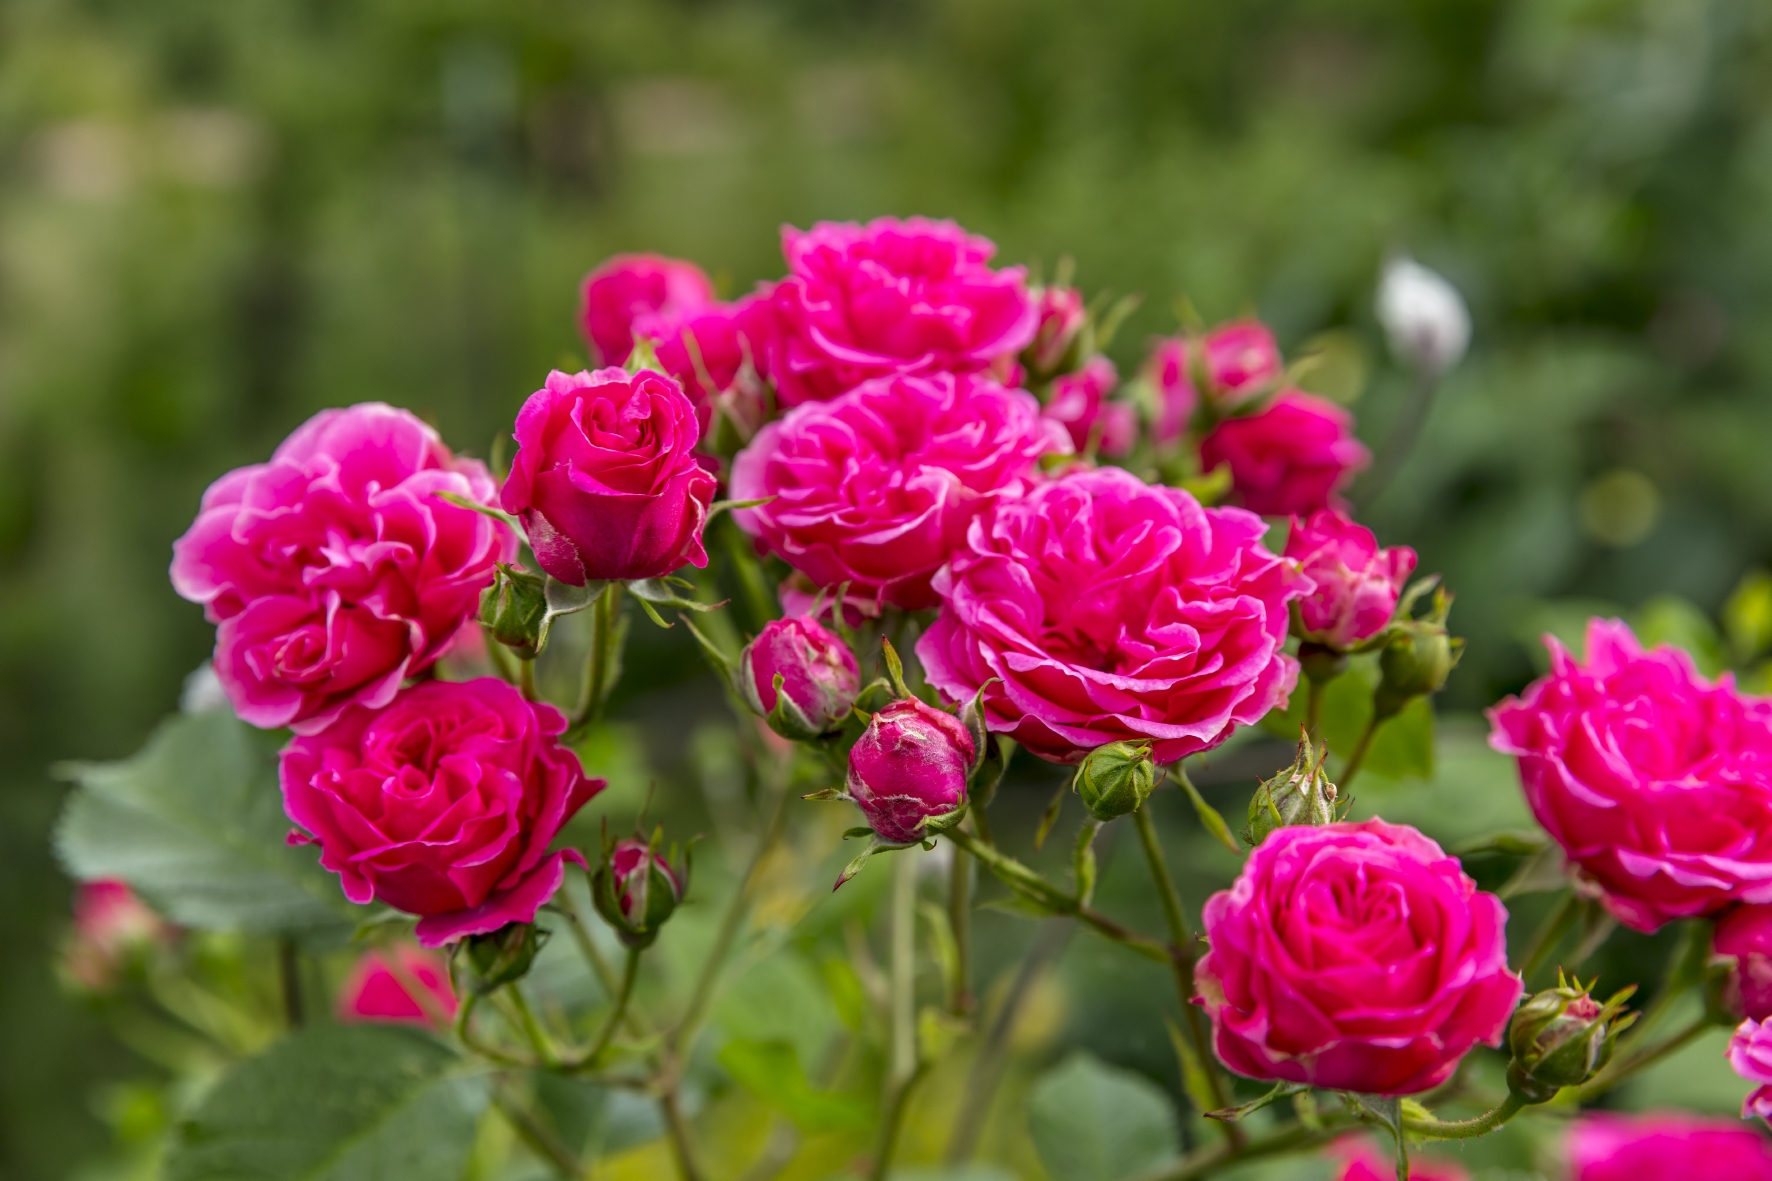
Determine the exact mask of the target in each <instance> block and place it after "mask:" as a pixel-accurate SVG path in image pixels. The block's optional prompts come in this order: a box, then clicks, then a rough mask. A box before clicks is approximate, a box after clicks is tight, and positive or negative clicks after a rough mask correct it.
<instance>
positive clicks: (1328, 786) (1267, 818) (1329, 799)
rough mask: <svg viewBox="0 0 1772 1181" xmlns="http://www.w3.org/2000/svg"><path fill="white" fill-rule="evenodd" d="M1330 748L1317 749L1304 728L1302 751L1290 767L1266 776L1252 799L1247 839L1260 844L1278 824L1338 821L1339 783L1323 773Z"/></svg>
mask: <svg viewBox="0 0 1772 1181" xmlns="http://www.w3.org/2000/svg"><path fill="white" fill-rule="evenodd" d="M1328 757H1329V748H1328V747H1327V746H1325V747H1324V748H1323V749H1322V750H1320V751H1319V750H1316V749H1315V748H1313V747H1312V746H1311V740H1310V736H1309V735H1307V734H1305V733H1304V732H1303V729H1302V728H1300V731H1299V737H1298V754H1297V756H1296V757H1295V758H1294V759H1293V760H1292V765H1291V766H1290V767H1285V768H1283V769H1281V770H1280V771H1279V772H1278V773H1277V774H1275V775H1274V777H1273V778H1272V779H1264V780H1263V781H1262V783H1261V786H1259V787H1257V788H1256V789H1255V796H1254V798H1252V799H1251V800H1250V801H1249V827H1247V828H1245V829H1244V830H1243V839H1244V840H1245V841H1247V842H1248V843H1249V844H1250V845H1259V844H1261V842H1263V841H1265V840H1266V839H1267V837H1268V834H1269V833H1271V832H1273V831H1274V830H1275V829H1276V828H1286V827H1289V826H1291V825H1295V824H1309V825H1319V826H1320V825H1324V824H1333V823H1334V822H1335V818H1336V817H1335V796H1336V791H1335V785H1334V784H1333V783H1330V782H1329V777H1328V776H1326V775H1324V774H1323V760H1324V759H1326V758H1328Z"/></svg>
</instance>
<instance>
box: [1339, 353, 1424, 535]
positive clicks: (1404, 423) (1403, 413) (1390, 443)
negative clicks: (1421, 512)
mask: <svg viewBox="0 0 1772 1181" xmlns="http://www.w3.org/2000/svg"><path fill="white" fill-rule="evenodd" d="M1439 388H1440V377H1439V374H1437V373H1430V372H1427V371H1425V370H1417V371H1416V373H1415V376H1414V379H1413V380H1412V381H1411V382H1410V383H1409V394H1408V397H1407V398H1406V399H1405V401H1404V402H1403V408H1402V409H1401V410H1400V411H1398V412H1397V419H1396V423H1395V425H1393V426H1392V427H1391V429H1390V433H1389V434H1387V435H1386V436H1385V438H1384V442H1383V443H1381V444H1379V447H1378V458H1377V460H1376V461H1375V462H1374V463H1373V464H1372V466H1371V468H1369V469H1368V470H1367V473H1366V478H1365V479H1363V480H1361V481H1360V486H1359V488H1358V489H1357V490H1356V492H1355V495H1354V499H1355V501H1356V502H1357V503H1358V504H1359V505H1360V507H1361V508H1365V507H1366V506H1367V505H1370V504H1371V503H1372V502H1373V501H1375V500H1377V499H1378V497H1379V495H1380V494H1382V493H1383V492H1384V490H1385V487H1386V486H1387V485H1389V484H1390V482H1391V477H1393V476H1395V475H1396V474H1397V471H1398V469H1400V468H1401V467H1402V466H1403V461H1404V460H1406V459H1408V458H1409V453H1410V452H1411V451H1413V450H1414V449H1415V441H1416V439H1418V438H1419V437H1420V435H1421V428H1422V426H1423V424H1425V423H1426V422H1427V415H1428V411H1429V410H1431V409H1432V408H1433V404H1434V394H1435V393H1436V392H1437V391H1438V390H1439Z"/></svg>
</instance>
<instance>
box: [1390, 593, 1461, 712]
mask: <svg viewBox="0 0 1772 1181" xmlns="http://www.w3.org/2000/svg"><path fill="white" fill-rule="evenodd" d="M1451 610H1452V596H1451V595H1449V594H1447V593H1446V592H1445V591H1444V590H1436V591H1435V592H1434V607H1433V610H1432V611H1430V612H1429V613H1428V614H1427V615H1426V616H1425V617H1424V618H1421V619H1410V620H1405V621H1403V622H1401V623H1398V624H1396V625H1395V626H1394V627H1393V629H1392V633H1393V634H1392V635H1391V638H1390V639H1389V640H1388V641H1387V642H1386V643H1385V646H1384V651H1383V652H1381V653H1379V656H1378V668H1379V671H1380V672H1382V673H1383V674H1384V679H1383V680H1382V681H1380V682H1379V685H1378V688H1377V690H1376V691H1374V693H1373V694H1372V712H1373V716H1374V717H1375V718H1380V719H1383V718H1388V717H1390V716H1392V715H1393V714H1396V713H1398V712H1400V711H1401V710H1402V708H1403V707H1404V706H1406V705H1408V704H1409V703H1410V702H1411V701H1413V700H1414V699H1415V698H1417V697H1424V696H1426V695H1427V694H1429V693H1438V692H1439V691H1440V690H1441V689H1442V688H1444V687H1445V685H1446V678H1447V677H1449V676H1451V675H1452V670H1453V668H1454V667H1456V666H1457V664H1458V658H1459V657H1460V656H1461V655H1463V654H1464V641H1463V640H1462V639H1458V638H1455V637H1452V636H1448V635H1447V634H1446V616H1447V614H1448V613H1450V612H1451Z"/></svg>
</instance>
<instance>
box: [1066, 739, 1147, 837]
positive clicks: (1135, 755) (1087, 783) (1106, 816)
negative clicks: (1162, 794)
mask: <svg viewBox="0 0 1772 1181" xmlns="http://www.w3.org/2000/svg"><path fill="white" fill-rule="evenodd" d="M1072 786H1073V788H1074V789H1075V791H1076V793H1077V795H1079V796H1081V797H1082V800H1083V806H1084V807H1085V808H1087V809H1089V814H1090V815H1091V816H1093V817H1095V819H1097V820H1101V821H1108V820H1114V819H1116V818H1118V817H1121V816H1129V815H1131V814H1132V813H1133V812H1136V811H1138V809H1139V807H1140V806H1141V805H1142V804H1143V803H1144V801H1145V800H1146V799H1147V798H1148V797H1149V796H1150V794H1151V790H1152V789H1153V788H1154V787H1156V786H1157V765H1156V763H1154V762H1153V761H1152V760H1151V744H1150V743H1149V742H1110V743H1108V744H1107V745H1106V746H1098V747H1096V748H1095V749H1094V750H1092V751H1090V752H1089V753H1088V754H1087V755H1085V756H1084V758H1083V761H1082V762H1081V763H1080V764H1078V766H1077V774H1076V778H1075V779H1074V780H1072Z"/></svg>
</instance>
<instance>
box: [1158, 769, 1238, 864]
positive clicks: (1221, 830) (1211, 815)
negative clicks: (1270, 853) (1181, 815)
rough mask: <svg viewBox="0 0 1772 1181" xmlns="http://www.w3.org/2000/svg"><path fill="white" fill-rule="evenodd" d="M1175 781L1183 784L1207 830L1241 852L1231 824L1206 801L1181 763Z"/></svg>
mask: <svg viewBox="0 0 1772 1181" xmlns="http://www.w3.org/2000/svg"><path fill="white" fill-rule="evenodd" d="M1175 782H1176V783H1178V784H1180V785H1181V790H1182V794H1183V795H1185V796H1187V798H1188V802H1189V803H1191V804H1192V805H1193V806H1194V815H1196V816H1198V817H1199V818H1200V823H1201V824H1202V825H1204V826H1205V829H1206V831H1207V832H1209V833H1211V834H1212V835H1213V836H1214V837H1216V838H1217V840H1218V843H1219V844H1221V845H1223V846H1224V847H1225V848H1227V849H1229V850H1230V851H1231V852H1233V853H1241V852H1242V851H1243V846H1241V845H1239V844H1237V838H1236V837H1234V836H1232V835H1231V826H1230V825H1228V824H1226V823H1225V822H1224V817H1223V816H1220V815H1219V814H1218V809H1217V808H1214V807H1213V806H1212V805H1211V804H1208V803H1207V802H1206V797H1204V796H1202V795H1201V794H1200V789H1199V788H1197V787H1195V786H1194V783H1193V780H1191V779H1189V778H1188V777H1187V772H1186V771H1184V770H1182V769H1181V765H1180V764H1179V763H1178V764H1176V767H1175Z"/></svg>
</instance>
